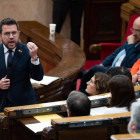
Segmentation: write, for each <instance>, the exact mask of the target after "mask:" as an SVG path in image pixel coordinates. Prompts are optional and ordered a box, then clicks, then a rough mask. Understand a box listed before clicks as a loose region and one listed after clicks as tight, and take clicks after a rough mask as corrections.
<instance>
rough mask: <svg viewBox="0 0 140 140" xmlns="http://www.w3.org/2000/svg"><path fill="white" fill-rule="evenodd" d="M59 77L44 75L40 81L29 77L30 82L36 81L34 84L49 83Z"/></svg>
mask: <svg viewBox="0 0 140 140" xmlns="http://www.w3.org/2000/svg"><path fill="white" fill-rule="evenodd" d="M58 79H59V77H52V76H45V75H44V77H43V79H42V80H41V81H36V80H34V79H32V78H31V79H30V81H31V83H32V84H33V83H36V84H42V85H49V84H50V83H52V82H54V81H56V80H58Z"/></svg>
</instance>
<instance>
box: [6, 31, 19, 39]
mask: <svg viewBox="0 0 140 140" xmlns="http://www.w3.org/2000/svg"><path fill="white" fill-rule="evenodd" d="M18 33H19V31H14V32H5V33H4V34H3V35H4V36H5V37H7V38H9V37H10V34H12V36H13V37H15V36H17V35H18Z"/></svg>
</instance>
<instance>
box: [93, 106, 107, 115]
mask: <svg viewBox="0 0 140 140" xmlns="http://www.w3.org/2000/svg"><path fill="white" fill-rule="evenodd" d="M106 109H107V107H106V106H102V107H97V108H91V109H90V115H91V116H95V115H102V114H103V113H104V112H105V111H106Z"/></svg>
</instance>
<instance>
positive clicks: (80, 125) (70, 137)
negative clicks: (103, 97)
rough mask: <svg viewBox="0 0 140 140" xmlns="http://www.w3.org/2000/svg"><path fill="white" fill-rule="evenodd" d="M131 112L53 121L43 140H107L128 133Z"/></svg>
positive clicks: (44, 133)
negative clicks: (113, 135) (115, 135)
mask: <svg viewBox="0 0 140 140" xmlns="http://www.w3.org/2000/svg"><path fill="white" fill-rule="evenodd" d="M130 115H131V113H130V112H127V113H117V114H109V115H108V114H107V115H98V116H83V117H69V118H62V119H61V118H60V119H52V121H51V124H52V127H51V128H44V130H43V132H42V140H51V139H53V140H85V139H88V140H93V139H94V140H107V139H109V138H110V136H111V135H112V134H123V133H127V124H128V122H129V119H130Z"/></svg>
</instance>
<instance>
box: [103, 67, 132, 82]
mask: <svg viewBox="0 0 140 140" xmlns="http://www.w3.org/2000/svg"><path fill="white" fill-rule="evenodd" d="M106 73H107V74H108V75H110V76H111V77H113V76H115V75H125V76H128V77H129V78H130V80H131V81H132V75H131V73H130V70H129V69H127V68H125V67H122V66H120V67H111V68H109V69H108V70H107V71H106Z"/></svg>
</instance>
